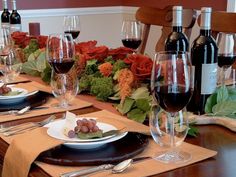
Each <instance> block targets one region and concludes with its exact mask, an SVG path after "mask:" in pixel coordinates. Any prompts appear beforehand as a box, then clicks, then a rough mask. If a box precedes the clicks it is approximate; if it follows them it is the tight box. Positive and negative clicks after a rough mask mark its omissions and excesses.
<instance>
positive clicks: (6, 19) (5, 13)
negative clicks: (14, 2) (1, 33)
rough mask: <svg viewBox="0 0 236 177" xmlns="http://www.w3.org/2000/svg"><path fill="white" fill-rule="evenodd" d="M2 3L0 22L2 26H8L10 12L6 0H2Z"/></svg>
mask: <svg viewBox="0 0 236 177" xmlns="http://www.w3.org/2000/svg"><path fill="white" fill-rule="evenodd" d="M2 3H3V11H2V14H1V24H2V27H3V26H4V25H8V26H9V23H10V12H9V11H8V7H7V0H3V1H2Z"/></svg>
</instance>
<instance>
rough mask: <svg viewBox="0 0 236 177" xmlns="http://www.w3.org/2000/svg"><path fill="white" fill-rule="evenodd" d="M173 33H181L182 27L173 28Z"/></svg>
mask: <svg viewBox="0 0 236 177" xmlns="http://www.w3.org/2000/svg"><path fill="white" fill-rule="evenodd" d="M173 31H174V32H177V33H181V32H182V26H173Z"/></svg>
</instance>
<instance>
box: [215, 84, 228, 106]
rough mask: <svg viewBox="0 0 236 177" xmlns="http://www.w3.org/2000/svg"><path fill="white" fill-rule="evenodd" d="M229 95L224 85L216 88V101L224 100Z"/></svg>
mask: <svg viewBox="0 0 236 177" xmlns="http://www.w3.org/2000/svg"><path fill="white" fill-rule="evenodd" d="M228 97H229V94H228V90H227V88H226V86H225V85H222V86H221V87H220V88H219V89H218V90H217V103H220V102H223V101H226V100H227V99H228Z"/></svg>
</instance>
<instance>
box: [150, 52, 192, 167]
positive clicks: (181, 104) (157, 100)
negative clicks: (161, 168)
mask: <svg viewBox="0 0 236 177" xmlns="http://www.w3.org/2000/svg"><path fill="white" fill-rule="evenodd" d="M192 77H193V75H192V70H191V62H190V60H189V57H188V53H186V52H176V51H165V52H159V53H157V54H156V57H155V61H154V63H153V70H152V76H151V91H152V95H153V104H152V111H151V113H150V121H149V123H150V130H151V134H152V137H153V139H154V140H155V141H156V142H157V143H158V144H160V145H162V146H165V147H168V149H167V150H166V151H163V152H158V153H157V154H156V156H155V159H156V160H158V161H161V162H164V163H180V162H186V161H188V160H190V159H191V154H189V153H187V152H184V151H181V150H179V149H178V148H177V146H179V145H181V143H182V142H183V140H184V139H185V136H186V135H187V132H188V120H187V117H188V116H187V113H186V111H185V106H186V105H187V104H188V102H189V100H190V98H191V96H192V91H193V79H192Z"/></svg>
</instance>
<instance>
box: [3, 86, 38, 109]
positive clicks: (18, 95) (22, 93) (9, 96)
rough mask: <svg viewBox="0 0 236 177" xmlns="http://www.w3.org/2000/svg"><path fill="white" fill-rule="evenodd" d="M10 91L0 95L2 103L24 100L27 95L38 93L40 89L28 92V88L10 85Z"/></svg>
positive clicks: (14, 102)
mask: <svg viewBox="0 0 236 177" xmlns="http://www.w3.org/2000/svg"><path fill="white" fill-rule="evenodd" d="M9 88H10V89H11V91H10V92H8V93H6V94H2V95H0V104H2V105H7V104H16V103H19V102H22V101H23V100H24V99H25V98H26V97H28V96H30V95H33V94H35V93H37V92H38V91H34V92H28V91H27V90H26V89H23V88H18V87H10V86H9Z"/></svg>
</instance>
